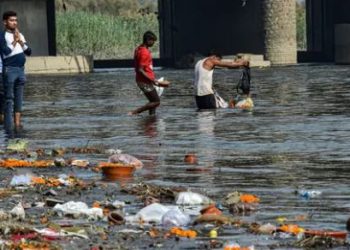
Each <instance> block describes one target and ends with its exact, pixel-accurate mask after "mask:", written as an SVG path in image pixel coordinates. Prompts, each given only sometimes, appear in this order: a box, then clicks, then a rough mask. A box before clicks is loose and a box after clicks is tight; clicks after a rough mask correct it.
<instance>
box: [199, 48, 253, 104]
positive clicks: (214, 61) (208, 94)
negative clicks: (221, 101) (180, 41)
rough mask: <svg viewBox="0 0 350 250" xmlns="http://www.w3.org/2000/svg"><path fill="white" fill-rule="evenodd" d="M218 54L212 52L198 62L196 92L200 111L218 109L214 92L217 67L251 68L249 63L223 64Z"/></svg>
mask: <svg viewBox="0 0 350 250" xmlns="http://www.w3.org/2000/svg"><path fill="white" fill-rule="evenodd" d="M221 59H222V57H221V55H220V54H219V53H217V52H214V51H212V52H210V53H209V55H208V57H206V58H204V59H202V60H200V61H198V62H197V64H196V66H195V79H194V90H195V99H196V103H197V107H198V109H216V108H219V107H217V105H216V97H215V94H214V90H213V73H214V68H215V67H223V68H239V67H243V66H246V67H248V66H249V62H248V61H245V60H238V61H235V62H223V61H221Z"/></svg>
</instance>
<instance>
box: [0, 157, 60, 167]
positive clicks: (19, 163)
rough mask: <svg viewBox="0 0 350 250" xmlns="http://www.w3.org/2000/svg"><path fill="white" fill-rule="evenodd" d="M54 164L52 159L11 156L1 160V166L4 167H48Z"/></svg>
mask: <svg viewBox="0 0 350 250" xmlns="http://www.w3.org/2000/svg"><path fill="white" fill-rule="evenodd" d="M54 165H55V164H54V162H53V161H51V160H46V161H45V160H42V161H25V160H18V159H11V158H9V159H2V160H0V167H3V168H48V167H52V166H54Z"/></svg>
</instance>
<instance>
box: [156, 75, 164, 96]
mask: <svg viewBox="0 0 350 250" xmlns="http://www.w3.org/2000/svg"><path fill="white" fill-rule="evenodd" d="M158 81H159V82H163V81H164V77H161V78H159V79H158ZM154 88H155V89H156V91H157V93H158V96H159V97H160V96H161V95H162V94H163V91H164V87H161V86H154Z"/></svg>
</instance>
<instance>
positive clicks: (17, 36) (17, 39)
mask: <svg viewBox="0 0 350 250" xmlns="http://www.w3.org/2000/svg"><path fill="white" fill-rule="evenodd" d="M17 43H19V44H21V46H22V47H23V46H24V43H23V42H22V41H21V35H20V33H19V30H18V29H15V32H14V33H13V42H12V45H13V46H16V44H17Z"/></svg>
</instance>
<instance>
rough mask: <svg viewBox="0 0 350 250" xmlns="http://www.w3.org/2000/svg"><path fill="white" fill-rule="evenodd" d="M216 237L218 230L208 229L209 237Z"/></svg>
mask: <svg viewBox="0 0 350 250" xmlns="http://www.w3.org/2000/svg"><path fill="white" fill-rule="evenodd" d="M217 237H218V231H216V230H215V229H212V230H210V232H209V238H213V239H214V238H217Z"/></svg>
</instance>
